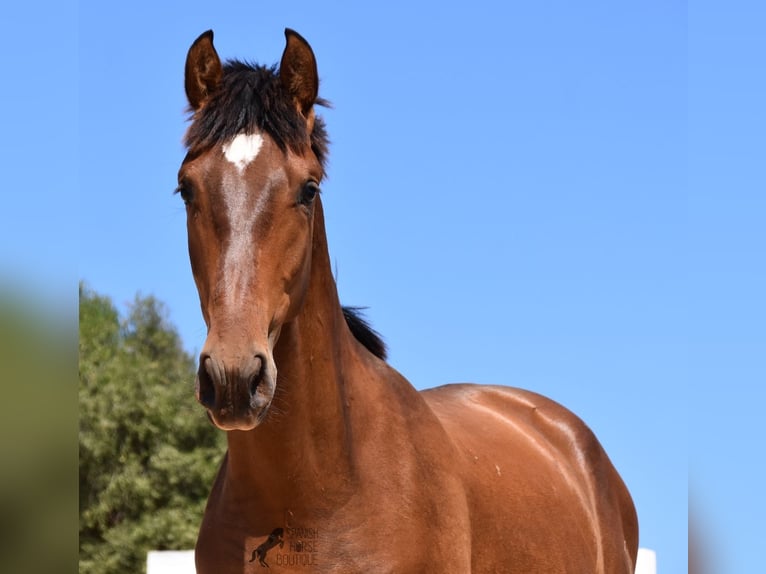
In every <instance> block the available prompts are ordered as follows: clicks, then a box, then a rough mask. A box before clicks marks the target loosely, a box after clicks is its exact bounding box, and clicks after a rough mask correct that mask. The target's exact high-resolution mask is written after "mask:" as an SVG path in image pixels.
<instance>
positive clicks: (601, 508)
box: [178, 30, 638, 574]
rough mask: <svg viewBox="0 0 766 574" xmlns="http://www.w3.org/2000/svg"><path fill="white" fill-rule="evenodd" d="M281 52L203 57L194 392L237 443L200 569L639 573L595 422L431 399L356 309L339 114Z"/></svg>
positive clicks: (535, 398) (305, 54)
mask: <svg viewBox="0 0 766 574" xmlns="http://www.w3.org/2000/svg"><path fill="white" fill-rule="evenodd" d="M285 37H286V45H285V49H284V52H283V54H282V58H281V61H280V64H279V66H278V67H277V66H276V65H275V66H260V65H254V64H248V63H245V62H243V61H237V60H232V61H227V62H225V63H222V62H221V60H220V58H219V57H218V54H217V52H216V50H215V48H214V46H213V33H212V31H208V32H205V33H204V34H202V35H201V36H200V37H199V38H198V39H197V40H196V41H195V42H194V43H193V44H192V46H191V47H190V49H189V52H188V55H187V60H186V68H185V89H186V95H187V99H188V102H189V106H190V108H189V109H190V113H191V114H192V115H191V124H190V126H189V128H188V131H187V133H186V136H185V144H186V148H187V155H186V157H185V159H184V161H183V164H182V166H181V168H180V170H179V186H178V192H179V193H180V195H181V197H182V199H183V201H184V203H185V205H186V214H187V230H188V247H189V256H190V260H191V267H192V273H193V276H194V281H195V283H196V287H197V290H198V292H199V297H200V304H201V308H202V315H203V317H204V320H205V323H206V325H207V338H206V340H205V343H204V346H203V348H202V351H201V354H200V358H199V370H198V373H197V378H196V391H195V392H196V397H197V399H198V401H199V402H200V403H201V404H202V406H203V407H204V408H205V409H206V410H207V413H208V416H209V418H210V419H211V421H212V422H213V423H214V424H215V425H216V426H217V427H219V428H220V429H222V430H224V431H226V433H227V442H228V450H227V453H226V455H225V456H224V458H223V462H222V464H221V467H220V470H219V472H218V475H217V478H216V479H215V483H214V484H213V486H212V490H211V493H210V496H209V499H208V502H207V507H206V510H205V514H204V518H203V521H202V525H201V527H200V531H199V537H198V540H197V544H196V566H197V572H199V573H201V574H210V573H215V574H229V573H231V574H234V573H243V572H255V571H257V570H259V569H261V568H264V567H265V566H266V565H268V567H269V568H270V569H271V570H272V571H274V572H328V573H329V572H333V573H335V572H337V573H339V572H372V573H378V572H380V573H383V572H394V573H411V572H416V573H421V572H422V573H429V572H440V573H443V572H455V573H467V572H473V573H498V572H509V573H529V572H534V573H554V572H555V573H557V574H560V573H563V572H568V573H572V574H594V573H610V574H612V573H614V574H616V573H628V572H633V571H634V566H635V561H636V553H637V545H638V524H637V517H636V512H635V509H634V505H633V502H632V500H631V497H630V494H629V492H628V490H627V488H626V487H625V485H624V483H623V481H622V480H621V478H620V476H619V475H618V473H617V471H616V470H615V468H614V467H613V465H612V464H611V462H610V460H609V458H608V457H607V454H606V453H605V452H604V449H603V448H602V447H601V445H600V444H599V442H598V440H597V439H596V437H595V436H594V434H593V433H592V432H591V430H590V429H589V428H588V427H587V426H586V425H585V423H583V422H582V421H581V420H580V419H579V418H577V417H576V416H575V415H574V414H572V413H571V412H570V411H568V410H566V409H565V408H564V407H562V406H560V405H559V404H557V403H555V402H554V401H552V400H550V399H547V398H545V397H543V396H541V395H538V394H535V393H533V392H529V391H525V390H520V389H515V388H510V387H505V386H478V385H470V384H455V385H447V386H443V387H438V388H434V389H429V390H425V391H422V392H418V391H417V390H416V389H415V388H414V387H413V386H412V385H411V384H410V383H409V382H408V381H407V380H406V379H405V378H404V377H403V376H402V375H401V374H399V373H398V372H397V371H396V370H394V369H393V368H392V367H391V366H389V365H388V364H387V363H386V361H385V348H384V346H383V344H382V342H381V340H380V339H379V337H378V336H377V334H376V333H375V332H374V331H373V330H372V329H371V328H370V327H369V325H367V324H366V322H365V321H364V320H363V318H362V317H360V316H359V314H358V313H357V312H356V311H355V310H353V309H346V308H344V307H342V306H341V304H340V302H339V298H338V293H337V289H336V285H335V281H334V277H333V273H332V270H331V265H330V258H329V255H328V246H327V236H326V234H325V224H324V217H323V210H322V199H321V196H320V184H321V183H322V180H323V177H324V175H325V163H326V159H327V150H328V137H327V132H326V129H325V124H324V121H323V120H322V118H321V117H320V116H319V115H317V113H316V108H317V107H318V106H320V105H327V102H325V100H323V99H321V98H320V97H319V96H318V85H319V80H318V75H317V66H316V60H315V57H314V53H313V51H312V49H311V47H310V46H309V44H308V43H307V42H306V40H304V39H303V38H302V37H301V36H300V35H299V34H297V33H296V32H294V31H292V30H286V31H285ZM274 532H278V533H279V537H278V538H277V537H275V536H274V534H273V533H274ZM276 542H279V543H280V546H279V548H277V544H276ZM254 552H255V554H254ZM267 554H268V556H267ZM254 555H258V556H260V558H261V560H258V561H251V560H252V557H253V556H254ZM266 558H268V561H266V560H265V559H266Z"/></svg>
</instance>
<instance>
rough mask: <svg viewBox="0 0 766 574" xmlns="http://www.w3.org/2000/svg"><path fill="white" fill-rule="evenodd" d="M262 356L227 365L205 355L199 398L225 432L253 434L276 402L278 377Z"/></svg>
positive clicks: (213, 419) (197, 393)
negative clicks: (273, 401)
mask: <svg viewBox="0 0 766 574" xmlns="http://www.w3.org/2000/svg"><path fill="white" fill-rule="evenodd" d="M274 371H275V369H274V367H273V365H270V364H269V361H268V360H267V358H266V357H265V356H263V355H253V356H252V357H250V358H248V359H247V360H244V361H243V360H241V359H240V360H236V361H234V360H232V361H226V362H224V360H223V359H222V358H220V357H216V356H215V355H214V354H212V353H203V354H202V356H201V357H200V366H199V370H198V371H197V380H196V392H195V394H196V397H197V400H198V401H199V403H200V404H201V405H202V406H204V407H205V408H206V409H207V411H208V413H209V414H210V419H211V420H212V421H213V424H215V425H216V426H217V427H218V428H220V429H222V430H227V431H228V430H250V429H253V428H255V427H256V426H258V425H259V424H260V423H261V421H262V420H263V419H264V418H265V416H266V413H267V412H268V409H269V406H270V405H271V401H272V399H273V398H274V389H275V386H276V385H275V382H276V373H275V372H274Z"/></svg>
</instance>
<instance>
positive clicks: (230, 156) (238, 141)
mask: <svg viewBox="0 0 766 574" xmlns="http://www.w3.org/2000/svg"><path fill="white" fill-rule="evenodd" d="M262 144H263V138H262V137H261V134H239V135H238V136H237V137H235V138H234V139H233V140H231V141H230V142H229V143H227V144H224V146H223V155H224V156H226V159H227V160H229V161H230V162H231V163H233V164H234V165H235V166H237V170H238V171H239V173H242V172H243V171H245V168H246V167H247V166H248V165H250V162H252V161H253V160H254V159H255V158H256V156H257V155H258V152H259V151H260V150H261V145H262Z"/></svg>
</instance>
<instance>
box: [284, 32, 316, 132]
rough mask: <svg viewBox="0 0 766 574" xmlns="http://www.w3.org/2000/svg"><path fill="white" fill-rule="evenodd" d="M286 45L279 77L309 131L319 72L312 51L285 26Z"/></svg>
mask: <svg viewBox="0 0 766 574" xmlns="http://www.w3.org/2000/svg"><path fill="white" fill-rule="evenodd" d="M285 39H286V40H287V45H286V46H285V51H284V52H283V54H282V61H281V62H280V64H279V79H280V80H281V82H282V86H284V88H285V90H287V93H288V94H290V96H291V97H292V98H293V102H294V103H295V105H296V107H297V108H298V111H299V112H300V113H301V114H302V115H303V117H304V118H306V121H307V122H308V124H309V131H311V128H312V127H313V124H314V109H313V108H314V103H315V102H316V100H317V96H318V95H319V74H318V73H317V62H316V59H315V58H314V52H313V50H312V49H311V46H309V43H308V42H307V41H306V40H304V39H303V37H302V36H301V35H300V34H298V33H297V32H295V31H293V30H290V29H289V28H285Z"/></svg>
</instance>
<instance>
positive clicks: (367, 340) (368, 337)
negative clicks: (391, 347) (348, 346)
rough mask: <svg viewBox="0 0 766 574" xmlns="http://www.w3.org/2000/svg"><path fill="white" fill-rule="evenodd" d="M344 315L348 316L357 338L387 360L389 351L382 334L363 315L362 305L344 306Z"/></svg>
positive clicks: (379, 356)
mask: <svg viewBox="0 0 766 574" xmlns="http://www.w3.org/2000/svg"><path fill="white" fill-rule="evenodd" d="M343 316H344V317H345V318H346V324H347V325H348V328H349V329H351V333H352V334H353V335H354V337H355V338H356V340H357V341H359V342H360V343H361V344H362V345H364V346H365V347H366V348H367V350H368V351H370V352H371V353H372V354H373V355H375V356H376V357H378V358H379V359H383V360H384V361H385V360H386V355H387V353H388V350H387V349H386V344H385V343H384V342H383V339H382V338H381V336H380V334H378V332H377V331H375V329H373V328H372V327H370V324H369V323H368V322H367V320H366V319H365V318H364V317H363V316H362V309H361V308H360V307H343Z"/></svg>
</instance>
